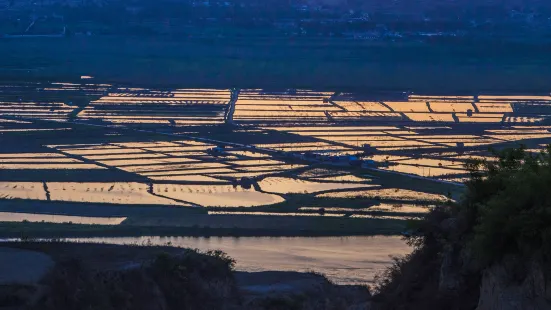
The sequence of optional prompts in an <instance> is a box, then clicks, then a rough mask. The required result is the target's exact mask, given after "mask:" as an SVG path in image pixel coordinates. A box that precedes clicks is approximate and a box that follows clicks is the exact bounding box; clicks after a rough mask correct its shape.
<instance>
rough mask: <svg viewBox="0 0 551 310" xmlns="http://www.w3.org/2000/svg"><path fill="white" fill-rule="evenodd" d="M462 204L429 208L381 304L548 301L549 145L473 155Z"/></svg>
mask: <svg viewBox="0 0 551 310" xmlns="http://www.w3.org/2000/svg"><path fill="white" fill-rule="evenodd" d="M468 168H469V171H470V174H471V177H470V180H469V181H468V182H467V183H466V185H467V188H468V190H467V192H466V194H465V196H464V197H463V200H462V201H461V203H459V204H458V205H448V206H444V207H442V208H439V209H436V210H435V211H433V212H431V213H430V214H429V215H428V216H427V218H426V219H425V220H424V221H423V222H422V223H421V224H420V225H419V227H417V228H416V229H415V231H414V233H413V234H412V235H411V236H410V237H408V241H409V242H410V243H411V244H413V245H414V246H415V251H414V252H413V253H412V254H411V255H409V256H407V257H405V258H401V259H396V260H395V264H394V265H393V267H392V268H391V269H389V270H388V271H387V272H386V274H384V275H382V277H381V279H380V282H379V286H378V287H377V290H378V295H377V296H376V298H375V300H376V304H375V305H376V308H377V309H444V308H445V309H475V308H476V309H479V310H483V309H549V307H550V306H551V294H550V292H551V290H550V288H551V285H550V284H551V281H550V280H551V278H550V277H549V276H550V274H549V266H551V264H550V262H551V256H550V255H551V243H550V238H551V191H550V190H549V188H550V185H551V146H548V147H547V149H546V150H545V151H543V152H542V153H541V154H538V155H534V154H531V153H528V152H527V151H526V150H525V149H524V148H523V147H521V148H518V149H508V150H504V151H501V152H496V158H495V161H473V162H472V163H470V164H469V165H468Z"/></svg>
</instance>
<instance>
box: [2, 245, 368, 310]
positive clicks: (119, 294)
mask: <svg viewBox="0 0 551 310" xmlns="http://www.w3.org/2000/svg"><path fill="white" fill-rule="evenodd" d="M0 250H1V252H0V253H2V258H1V259H0V261H1V262H2V267H1V270H2V276H0V308H2V309H5V308H4V307H8V308H7V309H41V310H47V309H56V310H65V309H67V310H68V309H98V310H100V309H101V310H108V309H117V310H121V309H128V310H130V309H132V310H139V309H144V310H146V309H147V310H155V309H159V310H160V309H209V310H210V309H259V310H260V309H365V307H366V305H367V301H368V299H369V297H370V295H369V291H368V289H367V288H365V287H352V286H336V285H333V284H331V283H330V282H329V281H328V280H327V279H326V278H324V277H323V276H320V275H316V274H300V273H293V272H263V273H243V272H234V271H233V266H234V264H235V262H234V261H233V260H232V259H231V258H229V257H227V256H226V255H225V254H224V253H222V252H216V251H214V252H207V253H198V252H196V251H193V250H188V249H179V248H173V247H143V246H142V247H139V246H113V245H104V244H71V243H58V242H46V243H34V242H24V243H7V244H4V245H3V247H2V248H0ZM25 264H28V265H27V266H25ZM30 266H32V270H33V275H30V274H29V273H27V272H26V271H25V269H26V268H28V267H30Z"/></svg>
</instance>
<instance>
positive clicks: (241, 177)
mask: <svg viewBox="0 0 551 310" xmlns="http://www.w3.org/2000/svg"><path fill="white" fill-rule="evenodd" d="M91 82H93V79H87V80H86V81H83V82H82V83H63V82H60V83H42V84H31V83H13V84H7V85H0V112H2V113H1V115H0V137H1V139H2V148H1V149H0V207H2V211H3V212H4V213H2V214H0V221H2V220H5V221H16V220H17V219H20V220H21V221H23V220H28V221H31V220H32V221H35V220H36V221H42V220H40V218H42V216H45V220H44V221H45V222H73V223H83V224H84V223H95V222H94V221H95V220H92V219H89V220H85V219H81V220H80V221H79V220H76V219H73V218H71V217H73V216H76V217H79V216H81V217H82V216H88V217H90V218H94V217H97V218H102V217H103V216H106V215H109V216H110V215H113V216H114V215H116V216H115V217H118V218H125V221H124V222H119V223H117V222H116V221H115V222H109V223H107V222H105V223H106V224H109V225H117V224H119V225H143V226H145V225H152V226H171V225H174V226H186V227H188V226H193V225H194V222H193V221H197V223H196V225H197V226H200V227H202V226H205V227H234V226H235V227H237V228H242V227H254V228H255V229H258V228H262V227H261V226H262V225H264V226H266V227H271V228H274V229H278V227H277V225H276V224H273V223H270V222H269V218H270V217H272V218H275V217H277V218H279V221H281V223H287V224H285V225H288V226H285V225H283V226H281V227H291V226H292V227H294V228H296V229H301V227H302V226H308V225H310V226H308V227H314V226H313V224H312V223H313V221H317V220H322V219H326V218H338V219H339V221H340V222H339V224H338V225H341V223H344V224H342V227H347V223H352V222H354V223H356V221H361V220H363V219H365V220H366V221H367V220H373V219H389V220H390V219H392V220H394V219H402V220H404V221H405V220H407V219H409V218H412V217H418V216H420V215H421V214H423V213H426V212H428V210H430V209H431V208H434V207H435V206H437V205H438V204H442V203H444V202H447V201H448V200H456V201H457V200H459V199H460V198H461V193H462V191H463V187H462V185H461V182H462V181H464V180H465V179H466V178H467V177H468V171H467V170H466V168H465V164H466V163H467V162H468V161H470V160H472V159H486V158H490V155H491V153H490V152H489V151H488V149H489V148H490V147H492V148H496V149H500V148H504V147H510V146H517V145H518V144H520V143H522V144H525V145H526V147H527V149H529V150H530V151H533V152H537V151H539V150H540V149H542V148H543V147H545V145H546V144H548V143H550V142H551V125H549V124H550V122H549V120H550V118H551V97H550V96H547V95H546V94H526V96H520V95H515V96H507V95H506V94H449V95H434V94H408V93H396V94H384V93H373V94H353V93H341V92H328V91H317V90H293V89H289V90H281V91H267V90H262V89H231V90H230V89H185V88H175V89H148V88H135V87H126V86H124V85H110V84H105V83H91ZM69 205H70V207H69ZM112 208H114V209H112ZM133 208H134V209H133ZM167 208H168V209H167ZM92 210H98V212H97V213H95V212H93V211H92ZM181 210H184V211H181ZM187 210H200V212H202V215H201V217H197V218H188V217H187V216H188V213H186V212H188V211H187ZM111 211H112V212H111ZM193 212H195V211H193ZM18 213H20V214H18ZM32 214H37V215H39V217H38V218H32V217H31V215H32ZM143 214H147V216H144V215H143ZM155 214H159V216H158V217H155ZM50 216H55V217H56V220H55V221H54V220H53V219H52V218H51V217H50ZM65 217H66V218H65ZM287 217H288V218H287ZM199 218H200V219H199ZM266 218H268V220H266ZM259 219H262V221H261V222H259V223H260V224H254V225H253V224H252V221H259ZM98 221H99V222H97V223H104V222H101V221H100V220H98ZM223 221H228V223H225V222H223ZM278 223H279V222H278ZM339 227H340V226H339ZM393 227H394V226H393ZM396 227H397V226H396ZM314 228H315V229H318V228H319V227H314ZM279 229H282V228H279ZM401 229H402V228H400V229H397V230H396V231H393V233H395V234H397V233H400V232H401Z"/></svg>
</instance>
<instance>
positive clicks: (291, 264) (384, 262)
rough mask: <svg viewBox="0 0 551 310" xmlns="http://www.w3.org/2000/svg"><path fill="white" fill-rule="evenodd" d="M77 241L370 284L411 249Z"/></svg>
mask: <svg viewBox="0 0 551 310" xmlns="http://www.w3.org/2000/svg"><path fill="white" fill-rule="evenodd" d="M72 240H73V241H81V242H105V243H115V244H132V243H134V244H152V245H166V244H167V243H170V244H171V245H172V246H179V247H187V248H196V249H199V250H202V251H206V250H212V249H220V250H222V251H224V252H226V253H228V254H229V255H230V256H231V257H233V258H234V259H236V260H237V266H236V268H237V270H242V271H252V272H256V271H266V270H281V271H301V272H307V271H315V272H320V273H323V274H325V275H326V276H327V277H328V278H329V279H331V280H333V281H335V282H336V283H340V284H371V283H372V281H373V278H374V277H375V275H376V274H377V273H379V272H381V271H382V270H383V269H384V268H385V267H386V266H388V265H389V263H390V262H391V256H400V255H405V254H408V253H410V252H411V248H410V247H409V246H408V245H406V244H405V242H404V241H403V240H401V239H400V238H399V237H381V236H376V237H342V238H258V237H255V238H189V237H139V238H94V239H72Z"/></svg>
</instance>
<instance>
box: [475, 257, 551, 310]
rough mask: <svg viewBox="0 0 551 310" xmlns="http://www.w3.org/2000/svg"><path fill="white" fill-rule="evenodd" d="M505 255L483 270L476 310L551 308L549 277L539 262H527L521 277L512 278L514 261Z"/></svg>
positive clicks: (539, 309)
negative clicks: (497, 262)
mask: <svg viewBox="0 0 551 310" xmlns="http://www.w3.org/2000/svg"><path fill="white" fill-rule="evenodd" d="M512 260H514V259H512V258H507V259H505V260H504V262H501V263H499V264H495V265H493V266H491V267H489V268H487V269H485V270H484V271H483V276H482V283H481V286H480V299H479V302H478V307H477V310H543V309H551V281H549V280H550V279H549V278H547V279H546V276H545V273H544V269H543V266H542V263H541V262H540V261H539V260H537V259H533V260H532V261H530V262H528V263H527V265H528V266H527V268H526V269H527V270H526V273H525V276H524V278H523V279H522V280H520V281H519V280H518V279H515V278H514V275H515V271H514V270H512V268H514V265H513V264H515V263H516V262H511V261H512Z"/></svg>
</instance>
